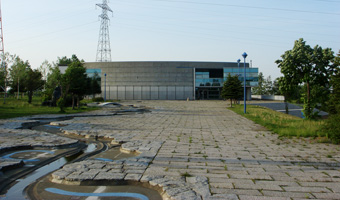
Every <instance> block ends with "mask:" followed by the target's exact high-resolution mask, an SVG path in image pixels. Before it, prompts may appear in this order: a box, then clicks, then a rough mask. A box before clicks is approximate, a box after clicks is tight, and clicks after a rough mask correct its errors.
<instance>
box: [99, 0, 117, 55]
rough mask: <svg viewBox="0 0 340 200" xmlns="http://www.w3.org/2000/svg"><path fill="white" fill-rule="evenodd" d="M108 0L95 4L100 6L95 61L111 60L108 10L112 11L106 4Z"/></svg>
mask: <svg viewBox="0 0 340 200" xmlns="http://www.w3.org/2000/svg"><path fill="white" fill-rule="evenodd" d="M107 2H108V0H103V3H102V4H96V6H98V7H100V8H102V14H101V15H99V17H100V18H101V25H100V31H99V40H98V47H97V58H96V61H97V62H110V61H111V47H110V34H109V21H110V19H109V16H108V15H107V13H108V12H112V13H113V11H112V10H111V8H110V7H109V6H108V5H107Z"/></svg>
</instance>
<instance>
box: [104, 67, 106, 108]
mask: <svg viewBox="0 0 340 200" xmlns="http://www.w3.org/2000/svg"><path fill="white" fill-rule="evenodd" d="M104 76H105V82H104V83H105V84H104V102H106V73H105V74H104Z"/></svg>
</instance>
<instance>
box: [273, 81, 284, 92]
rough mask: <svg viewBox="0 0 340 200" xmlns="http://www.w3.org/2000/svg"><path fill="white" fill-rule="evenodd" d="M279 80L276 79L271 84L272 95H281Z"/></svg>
mask: <svg viewBox="0 0 340 200" xmlns="http://www.w3.org/2000/svg"><path fill="white" fill-rule="evenodd" d="M279 79H280V78H276V79H275V80H274V82H273V94H274V95H282V93H281V91H280V85H279Z"/></svg>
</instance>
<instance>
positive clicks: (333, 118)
mask: <svg viewBox="0 0 340 200" xmlns="http://www.w3.org/2000/svg"><path fill="white" fill-rule="evenodd" d="M334 64H335V65H336V66H337V69H336V73H335V75H334V76H332V78H331V85H332V87H333V88H332V93H331V95H330V101H329V113H330V117H329V118H328V119H327V120H326V123H325V125H324V127H323V131H325V132H326V134H327V136H328V137H329V138H330V139H331V140H332V141H333V142H334V143H340V126H339V122H340V67H339V66H340V51H339V54H338V55H337V57H336V58H335V62H334Z"/></svg>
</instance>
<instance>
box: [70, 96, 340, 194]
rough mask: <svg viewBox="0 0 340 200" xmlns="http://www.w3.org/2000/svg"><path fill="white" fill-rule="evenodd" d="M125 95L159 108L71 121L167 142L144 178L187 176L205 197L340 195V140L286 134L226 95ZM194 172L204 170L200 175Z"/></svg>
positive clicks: (109, 133)
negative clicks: (232, 105) (236, 108)
mask: <svg viewBox="0 0 340 200" xmlns="http://www.w3.org/2000/svg"><path fill="white" fill-rule="evenodd" d="M125 103H131V104H138V105H143V106H148V107H151V108H153V109H152V112H151V113H144V114H136V115H124V116H114V117H97V118H85V119H84V118H75V119H73V120H69V121H66V122H65V123H66V124H69V126H71V127H72V129H73V131H77V128H76V127H77V126H78V127H79V129H78V130H79V131H80V132H81V126H85V125H86V127H87V128H86V133H85V134H99V135H100V136H105V137H113V138H114V137H115V136H116V135H119V136H123V135H124V136H127V137H128V136H130V137H128V140H131V141H154V142H156V141H157V142H160V143H161V146H160V148H159V150H158V152H157V154H156V155H155V156H154V157H153V160H152V162H150V163H149V165H148V166H147V167H146V168H145V170H139V171H140V173H142V174H141V176H139V178H140V177H142V176H143V177H142V178H141V179H138V180H141V181H147V180H149V181H150V180H151V179H152V178H151V179H150V177H154V178H155V177H157V176H158V178H159V177H163V178H162V179H157V180H156V181H153V182H151V181H150V182H149V183H150V184H151V183H152V184H154V185H157V184H158V185H159V186H164V185H165V186H167V188H169V184H168V185H167V184H165V183H164V182H166V181H168V183H169V180H170V179H171V177H172V178H176V177H177V178H183V177H184V179H183V180H184V182H186V183H185V184H187V185H186V186H185V187H187V186H188V187H193V188H194V189H193V190H194V191H195V192H196V193H198V194H199V195H198V197H201V198H202V199H241V200H246V199H340V146H336V145H332V144H320V143H314V144H313V143H310V142H308V140H307V139H306V140H304V139H278V137H277V135H274V134H271V133H270V132H268V131H266V130H265V129H264V128H263V127H261V126H259V125H257V124H255V123H253V122H252V121H250V120H247V119H245V118H243V117H241V116H239V115H237V114H235V113H233V112H232V111H229V110H227V109H226V107H227V105H226V102H223V101H194V102H193V101H190V102H186V101H143V102H124V104H125ZM65 128H66V129H67V126H66V127H65ZM82 134H84V133H82ZM160 143H157V144H160ZM147 149H148V148H146V147H144V148H142V149H140V150H141V151H143V150H144V151H147ZM137 162H138V161H137ZM120 164H121V163H120ZM95 165H98V163H96V164H95ZM100 166H101V169H104V168H103V166H104V165H100ZM68 168H71V167H68ZM123 168H124V167H123ZM189 176H193V177H196V176H197V177H196V179H195V180H196V182H195V180H193V178H189ZM93 177H95V175H94V176H93ZM185 177H186V179H185ZM73 178H74V177H73ZM130 178H131V176H130ZM164 178H165V179H166V178H167V180H164ZM198 179H199V180H198ZM176 180H179V179H176ZM162 181H163V182H162ZM190 183H193V184H191V185H190ZM205 184H208V185H205ZM195 185H196V186H195ZM197 185H201V187H197ZM205 186H208V191H206V189H207V187H205ZM183 187H184V185H183ZM169 191H170V190H169ZM176 191H177V190H176ZM171 192H173V191H170V192H169V193H170V196H176V195H177V197H176V198H175V199H200V198H197V197H194V196H193V195H192V193H183V194H182V195H179V193H180V192H177V193H176V192H173V193H171ZM171 194H172V195H171ZM186 194H187V195H188V196H187V197H185V196H186ZM190 195H191V196H190ZM191 197H192V198H191Z"/></svg>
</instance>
